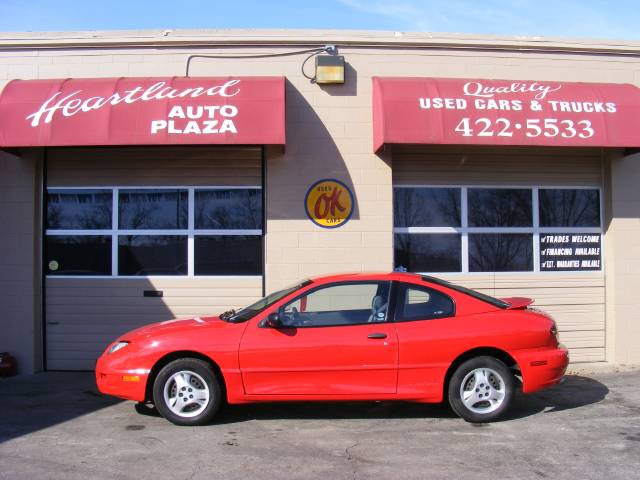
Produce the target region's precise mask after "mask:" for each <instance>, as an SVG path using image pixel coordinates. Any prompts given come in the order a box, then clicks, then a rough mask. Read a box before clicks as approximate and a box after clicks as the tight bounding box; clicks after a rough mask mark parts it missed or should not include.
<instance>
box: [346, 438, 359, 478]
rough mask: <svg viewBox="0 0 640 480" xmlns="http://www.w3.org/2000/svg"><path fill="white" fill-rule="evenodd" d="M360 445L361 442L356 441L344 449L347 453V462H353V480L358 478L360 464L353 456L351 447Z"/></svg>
mask: <svg viewBox="0 0 640 480" xmlns="http://www.w3.org/2000/svg"><path fill="white" fill-rule="evenodd" d="M358 445H360V442H356V443H354V444H353V445H351V446H350V447H347V448H345V449H344V453H346V454H347V462H349V463H350V464H351V468H353V477H352V478H353V480H356V476H357V474H358V465H357V463H356V458H355V457H352V456H351V449H352V448H355V447H357V446H358Z"/></svg>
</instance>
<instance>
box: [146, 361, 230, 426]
mask: <svg viewBox="0 0 640 480" xmlns="http://www.w3.org/2000/svg"><path fill="white" fill-rule="evenodd" d="M153 403H154V405H155V406H156V408H157V409H158V411H159V412H160V414H161V415H162V416H163V417H164V418H166V419H167V420H169V421H170V422H171V423H174V424H176V425H187V426H188V425H203V424H205V423H207V422H209V421H210V420H211V419H212V418H213V417H214V415H215V414H216V413H217V412H218V410H219V409H220V405H221V404H222V395H221V389H220V382H219V381H218V378H217V376H216V374H215V372H214V371H213V369H212V368H211V366H210V365H209V364H208V363H207V362H204V361H202V360H199V359H195V358H182V359H178V360H174V361H173V362H170V363H168V364H167V365H165V366H164V367H163V368H162V370H160V372H159V373H158V376H157V377H156V379H155V382H154V384H153Z"/></svg>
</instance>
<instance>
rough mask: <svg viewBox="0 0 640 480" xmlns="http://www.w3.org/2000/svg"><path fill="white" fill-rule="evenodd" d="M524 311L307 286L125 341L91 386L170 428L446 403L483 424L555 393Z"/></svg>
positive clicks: (448, 298) (359, 280)
mask: <svg viewBox="0 0 640 480" xmlns="http://www.w3.org/2000/svg"><path fill="white" fill-rule="evenodd" d="M531 303H533V301H532V300H530V299H526V298H504V299H496V298H493V297H489V296H487V295H483V294H481V293H478V292H475V291H473V290H469V289H466V288H463V287H460V286H457V285H453V284H451V283H448V282H445V281H442V280H439V279H436V278H432V277H426V276H421V275H415V274H409V273H397V272H394V273H382V274H352V275H336V276H330V277H323V278H316V279H313V280H307V281H304V282H302V283H300V284H298V285H295V286H293V287H291V288H287V289H284V290H281V291H279V292H275V293H272V294H271V295H268V296H267V297H265V298H263V299H261V300H259V301H258V302H256V303H254V304H253V305H250V306H248V307H246V308H243V309H242V310H239V311H237V312H236V311H234V310H231V311H228V312H225V313H223V314H222V315H220V316H215V317H203V318H193V319H188V320H170V321H166V322H161V323H156V324H153V325H149V326H146V327H143V328H140V329H137V330H134V331H132V332H129V333H127V334H125V335H122V337H120V338H119V339H118V340H117V341H115V342H114V343H113V344H111V345H110V346H109V347H108V348H107V350H106V351H105V352H104V354H103V355H102V356H101V357H100V359H99V360H98V363H97V366H96V380H97V383H98V388H99V389H100V391H101V392H103V393H106V394H109V395H115V396H117V397H122V398H125V399H130V400H135V401H138V402H144V403H152V404H153V405H154V406H155V407H156V408H157V409H158V411H159V412H160V414H162V416H164V417H165V418H166V419H167V420H169V421H171V422H173V423H175V424H177V425H200V424H203V423H206V422H208V421H210V420H211V419H212V418H213V417H214V416H215V414H216V412H217V411H218V409H219V408H220V406H221V405H222V403H223V402H224V401H225V400H226V401H227V402H228V403H249V402H269V401H278V402H280V401H301V400H304V401H338V400H351V401H352V400H407V401H415V402H428V403H432V402H442V401H443V400H444V399H445V398H447V399H448V400H449V403H450V404H451V407H452V408H453V410H454V411H455V412H456V413H457V414H458V415H460V416H461V417H462V418H464V419H465V420H467V421H470V422H487V421H491V420H494V419H496V418H498V417H500V416H501V415H503V414H504V413H505V412H506V411H507V409H508V408H509V405H510V404H511V403H512V401H513V397H514V391H515V390H516V388H519V387H521V388H522V391H523V392H524V393H529V392H535V391H537V390H540V389H542V388H545V387H548V386H550V385H554V384H556V383H558V382H559V381H560V379H561V378H562V375H563V374H564V372H565V369H566V367H567V364H568V361H569V357H568V352H567V350H566V349H565V348H564V347H563V346H562V345H561V344H559V343H558V332H557V329H556V324H555V322H554V321H553V319H552V318H551V317H550V316H549V315H547V314H545V313H544V312H541V311H540V310H536V309H533V308H530V307H529V305H531Z"/></svg>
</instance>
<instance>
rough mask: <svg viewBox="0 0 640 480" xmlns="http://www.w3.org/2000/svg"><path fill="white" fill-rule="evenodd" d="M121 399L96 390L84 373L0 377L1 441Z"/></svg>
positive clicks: (90, 379)
mask: <svg viewBox="0 0 640 480" xmlns="http://www.w3.org/2000/svg"><path fill="white" fill-rule="evenodd" d="M122 401H123V400H119V399H117V398H114V397H108V396H106V395H102V394H101V393H99V392H98V390H97V388H96V383H95V379H94V376H93V374H92V373H87V372H73V373H69V372H47V373H38V374H34V375H22V376H18V377H13V378H6V379H0V444H1V443H3V442H6V441H8V440H11V439H13V438H17V437H21V436H23V435H27V434H29V433H32V432H36V431H39V430H43V429H45V428H48V427H52V426H54V425H58V424H60V423H64V422H66V421H69V420H73V419H74V418H78V417H81V416H83V415H87V414H91V413H94V412H97V411H99V410H102V409H104V408H107V407H110V406H112V405H115V404H117V403H120V402H122ZM0 476H1V475H0Z"/></svg>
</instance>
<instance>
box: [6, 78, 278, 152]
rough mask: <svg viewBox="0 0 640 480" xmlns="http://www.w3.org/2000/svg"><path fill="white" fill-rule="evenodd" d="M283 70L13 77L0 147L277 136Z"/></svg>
mask: <svg viewBox="0 0 640 480" xmlns="http://www.w3.org/2000/svg"><path fill="white" fill-rule="evenodd" d="M284 101H285V86H284V77H192V78H185V77H167V78H84V79H66V80H65V79H58V80H15V81H12V82H10V83H9V84H8V85H7V86H6V87H5V88H4V90H3V91H2V94H1V95H0V147H35V146H72V145H159V144H160V145H165V144H166V145H169V144H171V145H174V144H226V145H229V144H244V145H263V144H266V145H283V144H284V143H285V104H284Z"/></svg>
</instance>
